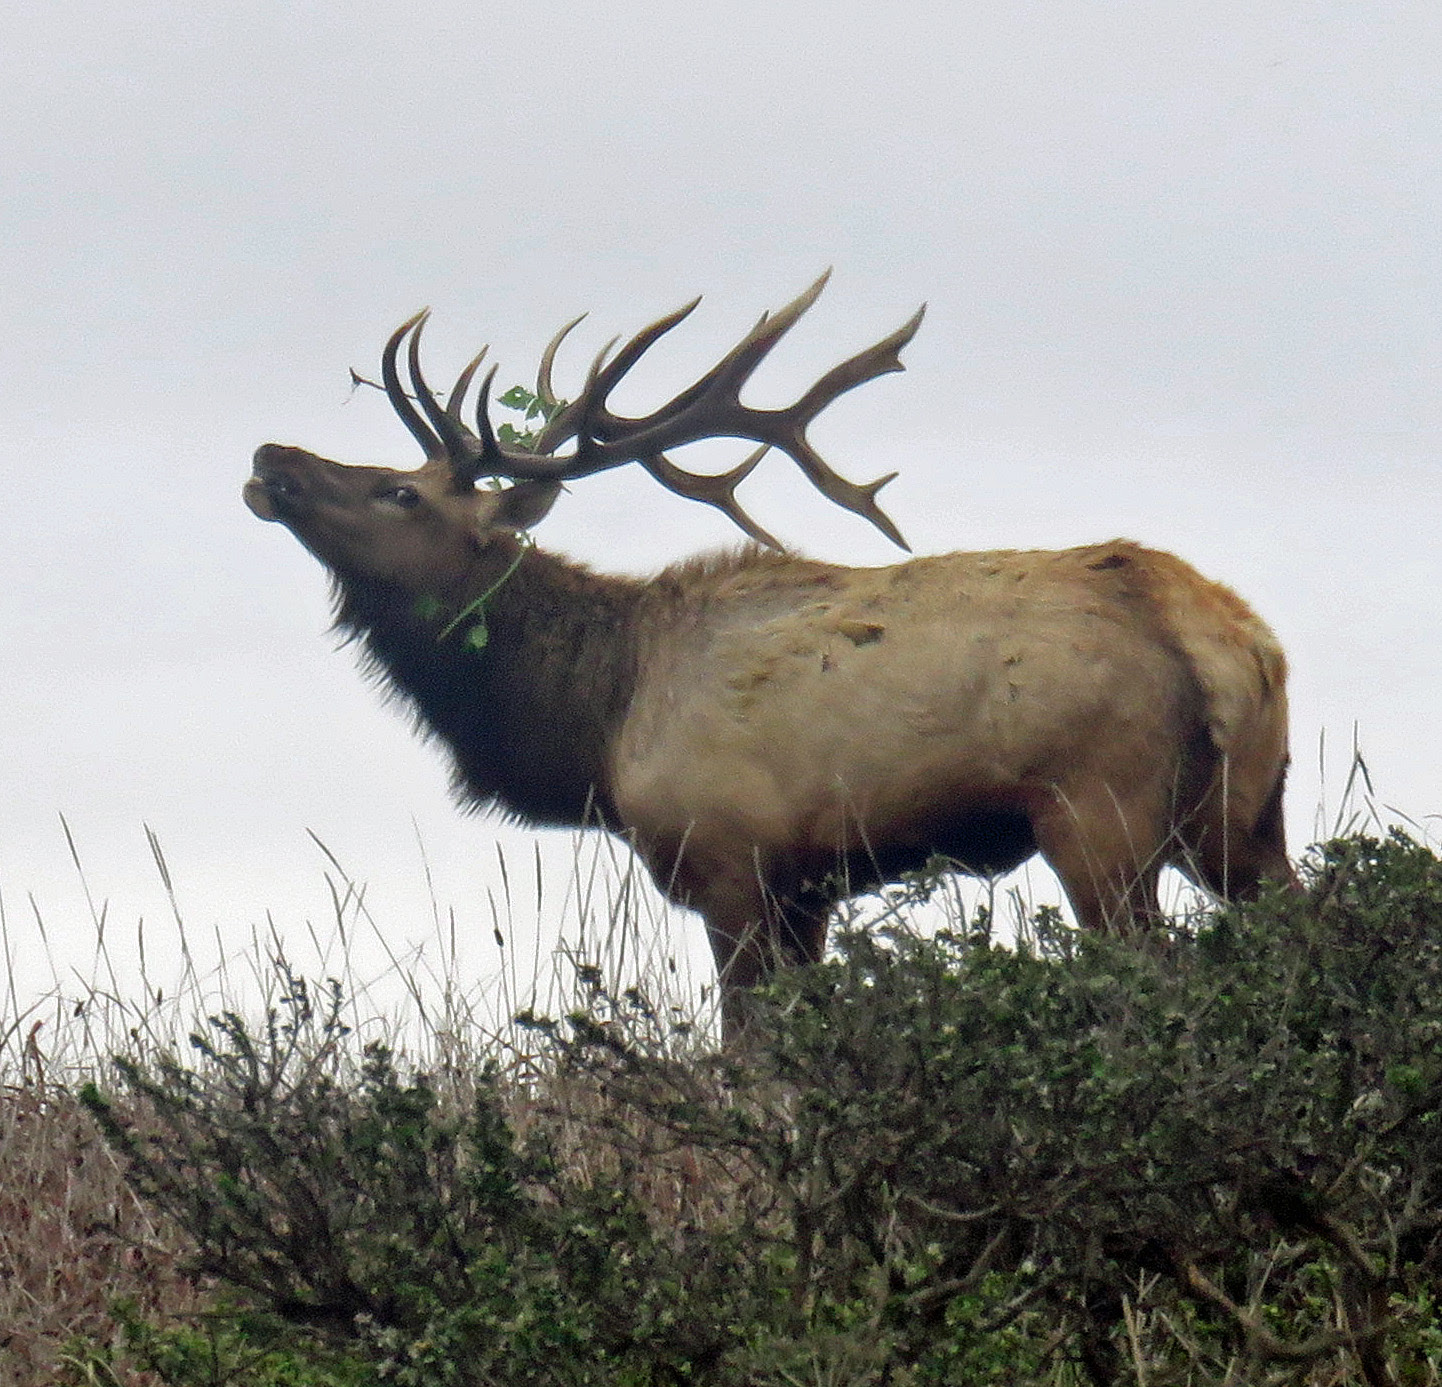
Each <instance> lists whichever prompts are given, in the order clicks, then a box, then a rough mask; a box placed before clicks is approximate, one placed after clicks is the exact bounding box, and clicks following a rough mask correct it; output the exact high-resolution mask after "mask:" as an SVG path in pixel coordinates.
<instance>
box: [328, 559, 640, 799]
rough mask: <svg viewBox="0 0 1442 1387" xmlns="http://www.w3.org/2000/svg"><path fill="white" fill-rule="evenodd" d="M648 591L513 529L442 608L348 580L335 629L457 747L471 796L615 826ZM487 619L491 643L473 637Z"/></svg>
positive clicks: (340, 593)
mask: <svg viewBox="0 0 1442 1387" xmlns="http://www.w3.org/2000/svg"><path fill="white" fill-rule="evenodd" d="M644 589H645V584H644V583H642V582H640V581H639V580H636V579H629V578H621V577H612V576H607V575H602V574H598V573H594V572H592V571H591V570H589V569H587V568H585V567H584V566H582V565H581V564H577V563H572V562H570V561H568V560H566V559H563V558H561V557H559V556H557V555H555V554H548V553H546V552H544V551H543V550H539V549H535V548H529V547H527V548H523V547H522V546H521V544H520V542H519V541H518V540H515V539H513V538H511V537H509V536H507V537H503V538H499V539H496V540H493V542H492V543H491V544H490V545H489V546H487V549H486V551H485V553H484V554H483V555H482V556H481V558H480V559H479V560H478V561H477V563H476V564H475V565H474V566H473V569H472V571H471V572H470V573H469V574H468V575H467V576H466V578H465V580H464V581H463V582H462V583H460V584H458V585H457V586H456V587H455V588H454V589H453V590H452V591H450V592H448V593H446V594H443V595H440V596H439V598H438V599H437V600H435V601H431V602H428V601H427V598H428V597H430V596H431V595H426V596H424V597H422V598H421V599H419V600H418V599H417V596H416V594H414V593H411V592H406V591H404V590H402V589H401V588H399V587H397V586H395V585H392V584H387V583H380V582H375V581H373V580H365V579H355V578H349V577H344V576H342V577H340V578H339V579H338V580H337V594H336V596H337V602H336V607H337V615H336V624H337V626H338V627H339V628H340V629H341V630H343V631H345V632H347V633H349V634H350V635H352V636H355V637H358V638H359V639H360V640H361V642H362V644H363V646H364V648H365V651H366V655H367V658H368V660H369V662H370V664H371V665H372V667H373V669H374V670H375V672H376V673H377V674H378V675H379V676H380V678H381V679H382V681H383V682H384V683H385V684H387V685H389V686H390V688H391V689H392V690H393V691H394V692H395V693H396V694H397V695H398V696H399V697H400V698H401V699H402V700H403V701H404V702H405V703H407V704H409V705H410V707H411V708H412V709H413V711H414V712H415V715H416V719H417V722H418V723H419V725H420V727H421V729H422V730H423V731H424V732H426V733H428V734H430V735H433V736H436V737H438V738H439V739H440V740H441V741H442V742H443V743H445V745H446V746H447V747H448V749H449V750H450V752H451V755H452V757H453V777H452V778H453V783H454V787H455V790H456V793H457V794H458V796H460V797H461V798H462V799H464V800H467V801H470V802H472V803H475V804H478V805H486V806H489V805H492V804H494V805H497V806H498V807H500V808H502V809H504V810H505V811H507V812H508V813H510V814H512V815H514V816H515V817H516V818H518V819H520V820H522V821H524V822H527V823H532V824H551V825H560V826H581V825H583V824H586V825H596V824H602V825H608V826H609V825H611V824H612V823H614V821H615V815H614V808H613V805H612V802H611V792H610V785H609V771H608V762H609V759H610V757H609V753H610V750H611V748H612V746H613V745H614V742H615V739H616V737H617V735H618V734H619V732H620V728H621V724H622V722H623V721H624V719H625V716H626V711H627V709H628V707H629V706H630V702H631V696H632V691H633V689H634V687H635V682H636V664H637V650H638V630H637V617H638V609H639V606H640V602H641V598H642V595H643V592H644ZM482 598H484V604H483V608H481V609H479V610H477V609H475V608H474V607H473V606H472V604H474V603H476V602H477V601H478V599H482ZM437 607H438V608H439V612H437V611H436V610H435V609H436V608H437ZM457 617H460V620H459V621H458V622H456V618H457ZM452 622H455V623H456V624H455V625H454V626H453V628H452V629H451V630H449V631H446V628H447V626H448V625H449V624H450V623H452ZM478 624H480V625H483V626H484V631H485V637H484V642H485V643H484V645H483V646H481V648H479V649H477V648H475V647H474V645H473V644H471V643H470V642H468V640H467V637H468V635H470V633H471V632H472V631H474V630H475V629H476V627H477V625H478ZM442 632H446V634H444V635H442Z"/></svg>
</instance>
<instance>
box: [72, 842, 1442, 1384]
mask: <svg viewBox="0 0 1442 1387" xmlns="http://www.w3.org/2000/svg"><path fill="white" fill-rule="evenodd" d="M1310 879H1311V880H1310V886H1309V888H1308V890H1307V892H1306V894H1305V895H1291V894H1286V893H1279V894H1277V895H1276V896H1274V897H1272V898H1270V899H1268V900H1265V901H1263V902H1260V903H1258V904H1256V905H1254V906H1248V907H1242V908H1234V909H1226V910H1223V911H1221V912H1219V913H1216V914H1215V915H1212V916H1208V917H1205V918H1204V919H1202V920H1201V921H1200V922H1199V923H1198V927H1197V928H1196V929H1195V931H1194V932H1191V933H1189V932H1185V931H1181V930H1178V931H1175V932H1172V933H1170V934H1162V933H1160V932H1159V933H1158V934H1156V935H1154V936H1151V937H1148V938H1145V939H1140V940H1115V939H1103V938H1096V937H1088V936H1078V935H1076V934H1075V933H1073V932H1071V931H1069V930H1067V929H1065V928H1063V927H1062V926H1061V924H1060V922H1059V921H1058V920H1057V919H1056V917H1055V916H1054V915H1048V914H1046V913H1043V914H1042V915H1040V916H1039V917H1038V919H1037V920H1036V921H1035V922H1034V928H1033V930H1032V931H1031V932H1030V933H1029V934H1028V935H1027V936H1026V937H1025V938H1024V939H1023V940H1022V942H1021V943H1020V944H1019V945H1018V946H1017V947H1015V948H1004V947H1001V946H1000V945H998V944H997V943H996V942H995V941H994V940H993V939H992V937H991V934H990V929H989V921H988V920H987V918H986V917H985V916H984V915H983V916H981V917H979V918H978V919H977V920H976V921H975V922H973V927H972V928H971V929H969V930H965V931H955V932H949V933H943V934H941V935H938V936H936V937H934V938H931V939H922V938H918V937H916V936H915V935H913V934H911V933H909V932H907V931H905V930H901V929H890V930H885V931H880V932H873V933H870V934H868V933H865V932H850V933H844V934H843V935H842V937H841V938H840V939H839V940H838V946H837V950H836V952H835V955H834V956H833V957H832V958H831V959H830V960H829V961H827V962H826V963H823V964H821V965H818V966H816V967H813V968H807V969H796V970H789V971H786V972H783V973H781V974H779V975H778V976H777V977H776V979H775V980H774V981H773V982H772V983H771V984H770V986H769V987H768V988H767V989H766V992H765V995H764V997H763V999H762V1008H763V1010H762V1014H763V1015H764V1017H765V1018H766V1019H765V1024H764V1025H762V1026H759V1027H758V1028H757V1030H756V1032H755V1033H754V1034H752V1035H751V1036H750V1037H749V1041H750V1043H749V1044H748V1046H747V1048H746V1049H745V1051H744V1052H742V1053H739V1054H734V1055H730V1056H725V1055H722V1056H709V1057H708V1056H697V1055H695V1054H694V1053H689V1052H688V1051H687V1050H686V1049H685V1048H684V1047H683V1046H682V1045H681V1044H679V1043H678V1042H677V1040H676V1037H675V1036H674V1034H673V1033H672V1032H671V1031H670V1029H669V1028H668V1026H667V1025H666V1024H665V1023H664V1022H663V1021H662V1020H661V1019H660V1017H659V1015H658V1013H657V1012H656V1011H655V1010H654V1009H653V1008H651V1007H650V1006H649V1005H648V1003H647V1001H646V999H645V998H644V997H642V996H640V995H638V994H635V993H631V994H627V995H624V996H621V997H612V996H610V995H608V993H607V992H606V991H605V989H604V988H603V986H602V985H601V982H600V979H599V977H598V976H597V975H595V974H594V973H588V974H585V975H584V976H585V977H586V979H587V981H588V983H589V985H590V989H591V990H590V998H589V1003H588V1005H587V1006H585V1007H584V1008H581V1009H580V1010H578V1011H577V1013H576V1014H575V1015H573V1016H570V1017H567V1018H564V1019H562V1020H545V1019H540V1018H534V1017H533V1018H529V1024H530V1025H531V1027H532V1028H533V1030H534V1031H535V1032H536V1034H537V1036H538V1037H539V1043H540V1045H541V1050H542V1055H543V1061H542V1062H541V1063H540V1064H539V1066H538V1067H536V1068H533V1069H532V1070H531V1071H529V1072H528V1073H527V1074H525V1075H524V1076H519V1075H515V1074H512V1075H511V1076H509V1077H505V1076H503V1075H502V1074H501V1073H500V1072H499V1071H498V1070H497V1069H496V1068H494V1067H488V1068H483V1069H481V1070H479V1071H478V1072H477V1073H476V1075H475V1076H474V1078H473V1079H471V1080H467V1081H464V1082H463V1081H459V1080H458V1079H457V1078H456V1076H448V1078H447V1080H446V1083H444V1084H440V1083H438V1082H437V1081H435V1080H434V1079H433V1078H432V1077H429V1076H426V1075H423V1074H411V1075H408V1076H403V1075H402V1074H401V1072H400V1068H399V1066H398V1064H397V1062H396V1060H395V1059H394V1057H393V1056H392V1055H391V1054H390V1053H389V1052H388V1051H386V1050H385V1049H384V1048H382V1047H378V1046H371V1047H367V1048H365V1049H364V1050H363V1051H362V1052H361V1054H360V1056H359V1057H358V1058H352V1057H351V1056H352V1054H353V1051H352V1049H351V1048H350V1047H349V1044H348V1037H347V1036H346V1035H345V1032H344V1028H343V1027H342V1026H341V1025H340V1024H339V1021H338V1017H339V1014H340V1007H339V997H338V996H337V995H336V993H334V992H332V993H331V994H329V999H328V1001H327V1003H326V1004H325V1005H324V1006H321V1007H319V1008H318V1007H317V1006H316V1005H315V1004H314V1003H313V1001H312V997H311V994H310V992H309V991H308V990H307V989H306V988H305V987H304V986H302V985H301V984H300V983H299V982H298V981H297V980H295V979H293V978H288V979H287V987H286V990H285V992H284V994H283V998H282V1002H281V1004H280V1005H279V1007H278V1008H277V1010H276V1011H275V1012H273V1013H272V1014H271V1016H270V1017H269V1018H268V1021H267V1023H266V1025H265V1026H264V1028H263V1030H262V1034H261V1035H260V1036H259V1038H255V1037H253V1036H252V1035H251V1034H250V1033H249V1032H248V1030H247V1029H246V1027H245V1026H244V1025H243V1024H242V1022H241V1021H240V1020H239V1019H238V1018H236V1017H233V1016H222V1017H219V1018H216V1019H215V1020H213V1021H212V1022H211V1025H210V1028H209V1031H208V1032H207V1033H206V1034H205V1035H204V1036H197V1037H196V1038H195V1039H194V1044H195V1047H196V1052H197V1055H198V1059H197V1060H196V1061H195V1062H194V1063H193V1064H192V1065H191V1066H186V1065H183V1064H181V1063H180V1062H179V1061H178V1060H175V1059H165V1060H162V1061H160V1062H157V1063H154V1064H150V1065H146V1066H142V1065H140V1064H138V1063H136V1062H134V1061H128V1060H123V1061H120V1062H119V1063H120V1074H121V1076H122V1080H123V1083H124V1087H125V1089H126V1094H125V1096H124V1099H123V1100H118V1099H107V1098H104V1097H102V1096H101V1095H100V1094H99V1093H98V1092H97V1091H94V1090H91V1091H89V1092H88V1093H87V1094H86V1096H85V1101H86V1102H87V1104H88V1105H89V1106H90V1108H91V1110H92V1111H93V1112H94V1113H95V1114H96V1116H97V1118H98V1119H99V1120H100V1122H101V1124H102V1126H103V1127H104V1129H105V1131H106V1133H107V1135H108V1137H109V1138H110V1140H111V1141H112V1142H113V1143H114V1144H115V1146H116V1148H117V1149H118V1150H119V1151H120V1152H121V1153H122V1155H123V1157H124V1160H125V1162H126V1165H127V1168H128V1170H129V1172H130V1178H131V1180H132V1182H133V1184H134V1186H135V1187H136V1188H137V1189H138V1190H139V1191H140V1192H141V1193H142V1194H143V1195H144V1196H145V1197H147V1198H148V1199H151V1200H153V1201H154V1202H155V1203H157V1204H158V1205H159V1206H160V1207H162V1208H164V1209H165V1210H166V1211H167V1212H169V1213H170V1214H171V1215H172V1216H173V1217H175V1218H176V1219H178V1220H179V1221H180V1222H181V1224H182V1225H183V1226H184V1227H185V1228H186V1230H187V1231H188V1233H189V1234H190V1235H191V1237H192V1238H194V1240H195V1242H196V1245H197V1247H198V1249H199V1263H200V1266H201V1268H202V1269H203V1270H204V1271H205V1272H206V1273H207V1274H208V1275H211V1276H213V1277H216V1278H218V1279H219V1280H220V1281H221V1282H222V1283H223V1284H224V1285H226V1286H228V1287H229V1288H231V1290H230V1294H231V1295H232V1296H233V1297H235V1298H236V1307H235V1311H234V1313H233V1314H232V1317H231V1319H230V1320H228V1321H226V1323H227V1324H228V1325H229V1326H230V1328H229V1329H228V1330H227V1332H228V1333H231V1334H232V1335H235V1334H238V1335H240V1337H241V1339H242V1340H244V1339H245V1338H246V1337H247V1336H249V1337H250V1339H251V1341H252V1342H254V1343H255V1344H257V1345H261V1343H262V1338H263V1346H264V1347H265V1349H266V1351H267V1352H270V1353H272V1355H274V1353H276V1352H277V1351H278V1349H279V1348H280V1347H284V1348H286V1350H287V1351H289V1352H291V1353H293V1354H298V1355H302V1356H304V1355H305V1354H309V1355H310V1359H309V1361H310V1362H313V1363H314V1364H316V1365H320V1366H324V1368H325V1370H326V1371H329V1372H332V1373H333V1374H337V1376H336V1377H335V1378H334V1380H335V1381H336V1382H346V1381H349V1380H350V1379H348V1378H346V1377H345V1376H344V1373H345V1372H352V1371H355V1372H359V1371H360V1368H359V1367H358V1366H357V1365H368V1366H367V1367H366V1371H368V1372H370V1374H371V1377H370V1378H368V1379H365V1380H377V1381H382V1382H385V1381H393V1382H397V1383H404V1384H411V1385H412V1387H430V1384H437V1385H439V1384H453V1383H454V1384H489V1383H507V1384H513V1383H514V1384H524V1383H529V1382H537V1383H539V1382H547V1383H555V1382H563V1383H577V1384H582V1383H602V1382H604V1383H621V1384H643V1383H644V1384H650V1383H671V1382H678V1383H679V1382H695V1383H708V1384H717V1387H729V1384H738V1385H739V1384H742V1383H746V1384H768V1383H774V1384H777V1387H780V1384H783V1383H787V1384H794V1383H798V1382H806V1383H812V1382H817V1383H821V1382H834V1383H883V1382H884V1383H894V1384H898V1387H902V1385H903V1384H915V1387H923V1385H924V1384H929V1383H930V1384H941V1383H968V1384H972V1383H976V1384H983V1383H993V1382H994V1383H1008V1384H1011V1383H1035V1384H1040V1383H1043V1382H1047V1383H1053V1384H1061V1383H1063V1382H1075V1381H1077V1380H1078V1375H1081V1376H1082V1377H1083V1378H1084V1379H1089V1380H1090V1381H1093V1382H1111V1381H1124V1380H1132V1379H1135V1380H1137V1381H1139V1382H1140V1381H1146V1382H1172V1381H1175V1382H1183V1381H1185V1382H1189V1383H1194V1384H1208V1383H1216V1384H1221V1383H1229V1384H1235V1383H1240V1382H1246V1383H1263V1382H1267V1383H1272V1382H1276V1383H1282V1382H1296V1383H1303V1382H1316V1383H1321V1382H1340V1381H1345V1380H1348V1379H1349V1378H1351V1377H1353V1376H1355V1375H1356V1374H1360V1376H1361V1378H1362V1380H1364V1381H1365V1382H1367V1383H1368V1384H1369V1387H1376V1384H1383V1383H1392V1382H1396V1381H1403V1382H1407V1383H1418V1384H1425V1383H1437V1382H1439V1381H1442V1375H1439V1361H1442V1359H1439V1352H1442V1323H1439V1319H1438V1315H1437V1310H1436V1302H1435V1298H1434V1287H1435V1285H1436V1284H1437V1282H1438V1277H1439V1270H1442V1265H1439V1264H1442V1115H1439V1108H1442V1045H1439V1038H1442V863H1439V861H1438V860H1437V858H1436V857H1435V856H1434V855H1433V854H1431V853H1430V852H1428V851H1427V850H1426V849H1424V848H1422V847H1420V846H1418V845H1416V844H1415V843H1412V842H1410V841H1409V840H1407V839H1405V838H1402V837H1400V836H1393V837H1391V838H1389V839H1387V840H1385V841H1376V840H1371V839H1360V838H1359V839H1349V840H1344V841H1339V842H1337V843H1334V844H1332V845H1330V846H1329V847H1328V848H1326V849H1325V850H1323V851H1321V852H1320V853H1319V855H1318V856H1317V858H1316V859H1315V861H1314V862H1313V863H1312V866H1311V871H1310ZM352 1069H353V1070H354V1072H351V1071H352ZM242 1311H244V1314H245V1315H249V1316H250V1317H251V1318H250V1320H249V1321H247V1320H246V1319H245V1318H244V1316H243V1315H242V1314H241V1312H242ZM248 1324H249V1325H253V1326H255V1327H254V1328H247V1327H246V1326H247V1325H248ZM262 1328H263V1335H262V1332H261V1331H262ZM175 1332H177V1333H178V1332H179V1331H175ZM187 1332H193V1331H187ZM265 1336H268V1337H265ZM186 1373H190V1374H191V1375H190V1376H186ZM166 1380H167V1381H173V1382H176V1383H196V1382H200V1381H202V1380H206V1381H208V1380H210V1379H202V1378H200V1377H197V1376H195V1375H194V1371H193V1369H191V1368H183V1369H179V1370H175V1371H173V1372H172V1375H171V1376H170V1377H168V1378H167V1379H166ZM257 1380H258V1379H257ZM275 1380H276V1381H277V1382H279V1381H282V1380H292V1379H281V1378H276V1379H275ZM293 1380H295V1381H297V1382H307V1383H308V1382H310V1381H311V1380H312V1379H307V1378H303V1377H302V1378H296V1379H293ZM321 1380H327V1381H329V1379H320V1378H316V1379H314V1381H317V1382H319V1381H321ZM356 1380H362V1379H360V1378H357V1379H356Z"/></svg>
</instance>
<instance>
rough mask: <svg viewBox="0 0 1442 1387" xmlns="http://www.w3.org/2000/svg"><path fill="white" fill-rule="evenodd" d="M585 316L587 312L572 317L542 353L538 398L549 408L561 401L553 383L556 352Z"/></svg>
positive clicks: (537, 383)
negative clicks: (552, 372) (552, 374)
mask: <svg viewBox="0 0 1442 1387" xmlns="http://www.w3.org/2000/svg"><path fill="white" fill-rule="evenodd" d="M585 318H586V314H584V313H582V314H580V315H579V316H578V317H575V318H572V319H571V321H570V322H569V323H567V324H566V326H565V327H563V328H562V329H561V330H560V332H558V333H557V334H556V335H555V336H554V337H553V338H551V340H550V341H549V342H547V343H546V350H545V351H543V352H542V353H541V364H540V365H539V366H538V367H536V398H537V399H538V400H539V401H540V402H541V403H542V404H543V405H545V406H546V408H547V409H552V410H553V409H555V408H556V407H557V406H558V405H559V404H560V403H561V401H560V399H559V397H558V396H557V395H556V392H555V389H554V388H553V387H552V385H551V368H552V367H553V366H554V365H555V364H556V353H557V351H559V350H560V346H561V343H562V342H564V341H565V340H566V338H567V337H569V336H570V335H571V331H572V329H573V328H575V327H577V326H579V325H580V324H581V323H582V322H583V321H584V320H585Z"/></svg>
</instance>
